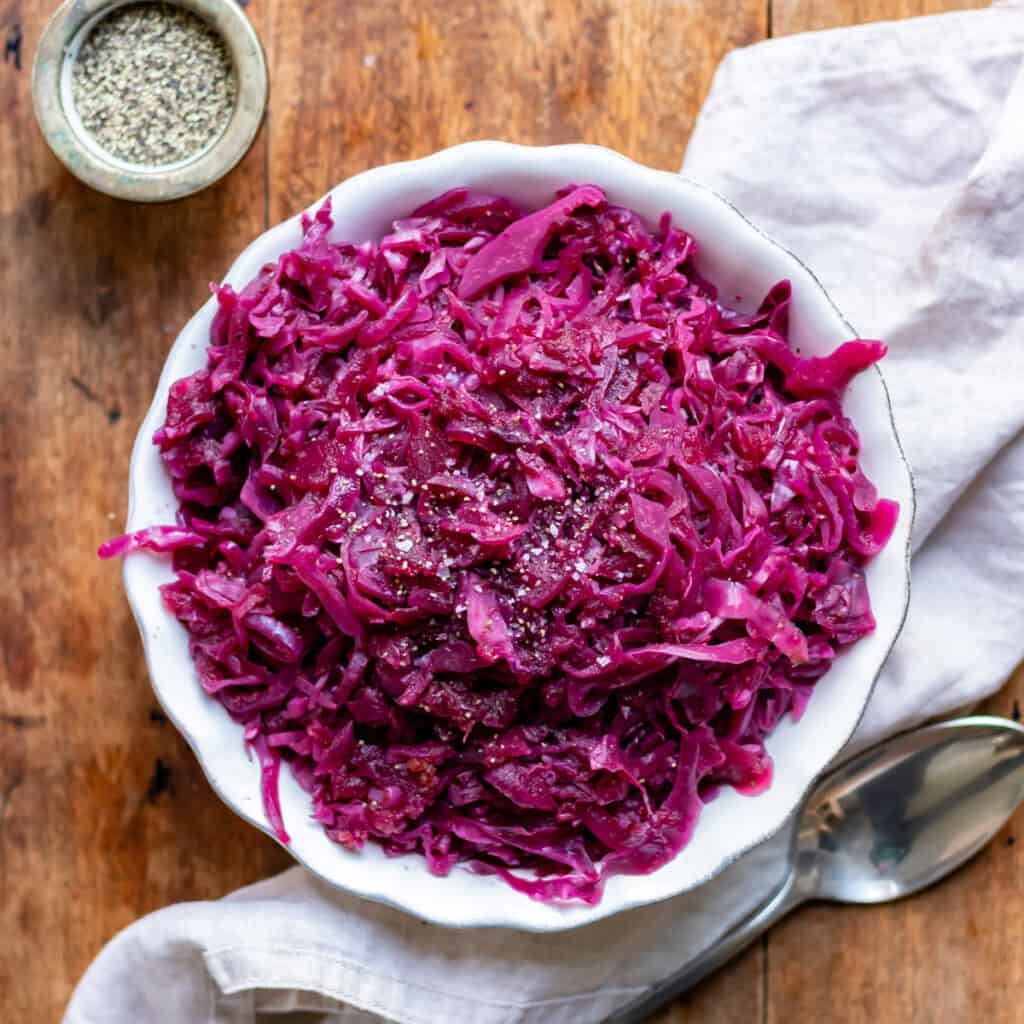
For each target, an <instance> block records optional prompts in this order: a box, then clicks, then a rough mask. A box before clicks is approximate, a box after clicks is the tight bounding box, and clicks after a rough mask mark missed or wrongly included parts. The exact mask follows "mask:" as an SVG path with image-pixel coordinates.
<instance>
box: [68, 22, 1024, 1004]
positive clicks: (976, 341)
mask: <svg viewBox="0 0 1024 1024" xmlns="http://www.w3.org/2000/svg"><path fill="white" fill-rule="evenodd" d="M1022 49H1024V11H1022V10H1021V8H1020V7H1018V6H1017V5H1014V4H1002V5H998V6H997V7H994V8H992V9H989V10H986V11H978V12H970V13H961V14H952V15H941V16H935V17H932V18H927V19H917V20H913V21H906V22H900V23H886V24H879V25H872V26H866V27H860V28H854V29H844V30H838V31H830V32H821V33H813V34H809V35H804V36H797V37H793V38H789V39H781V40H773V41H770V42H767V43H763V44H759V45H757V46H754V47H751V48H749V49H744V50H738V51H736V52H734V53H732V54H730V55H729V56H728V57H727V58H726V59H725V60H724V61H723V63H722V66H721V67H720V69H719V71H718V73H717V75H716V77H715V81H714V85H713V88H712V90H711V94H710V96H709V97H708V100H707V103H706V105H705V108H704V111H703V113H702V114H701V117H700V119H699V122H698V124H697V127H696V130H695V131H694V134H693V137H692V139H691V142H690V147H689V150H688V152H687V155H686V163H685V168H684V169H685V171H686V173H688V174H689V175H691V176H693V177H695V178H698V179H701V180H703V181H705V182H708V183H709V184H711V185H712V186H713V187H715V188H716V189H717V190H719V191H720V192H721V193H723V194H724V195H725V196H726V197H728V198H729V199H730V200H732V201H733V202H734V203H735V204H736V205H737V206H738V207H739V208H740V209H741V210H743V211H744V212H745V213H746V214H747V215H748V216H749V217H750V218H751V219H752V220H754V222H755V223H757V224H758V225H759V226H761V227H762V228H763V229H764V230H765V231H767V232H768V234H770V235H772V236H773V237H775V238H776V239H778V240H779V241H781V242H782V243H783V244H784V245H786V246H788V247H789V248H790V249H792V250H793V251H794V252H795V253H796V254H797V255H798V256H800V257H801V258H802V259H804V260H805V261H806V262H807V263H808V264H809V265H810V266H811V267H813V268H814V270H815V271H816V273H817V274H818V275H819V276H820V278H821V279H822V281H823V283H824V285H825V287H826V288H827V289H828V290H829V292H830V293H831V295H832V296H833V298H834V299H835V300H836V302H837V304H838V306H839V308H840V309H842V310H843V311H844V312H845V313H846V314H847V316H848V317H849V318H850V320H851V322H852V323H853V324H854V325H855V326H856V327H857V329H858V331H860V332H861V333H862V334H863V335H864V336H866V337H881V338H884V339H885V340H886V341H888V343H889V345H890V347H891V352H890V355H889V357H888V358H887V360H886V361H885V364H884V370H885V374H886V377H887V379H888V382H889V387H890V389H891V391H892V394H893V399H894V403H895V408H896V414H897V419H898V423H899V427H900V431H901V435H902V438H903V443H904V445H905V448H906V450H907V453H908V456H909V458H910V461H911V464H912V466H913V468H914V471H915V475H916V482H917V488H918V502H919V504H918V519H917V525H916V528H915V536H914V549H915V554H914V560H913V572H914V593H913V597H912V601H911V611H910V616H909V619H908V623H907V627H906V630H905V631H904V634H903V636H902V638H901V639H900V641H899V643H898V645H897V648H896V650H895V651H894V653H893V655H892V657H891V658H890V660H889V663H888V666H887V668H886V670H885V673H884V675H883V678H882V680H881V682H880V684H879V686H878V687H877V690H876V692H875V696H874V698H873V700H872V703H871V705H870V709H869V712H868V714H867V716H866V718H865V720H864V722H863V724H862V726H861V728H860V730H859V731H858V734H857V736H856V738H855V740H854V742H855V743H856V744H857V745H863V744H865V743H867V742H869V741H871V740H874V739H876V738H878V737H879V736H880V735H881V734H883V733H885V732H888V731H893V730H895V729H896V728H900V727H904V726H908V725H912V724H915V723H917V722H919V721H922V720H924V719H926V718H929V717H932V716H935V715H939V714H943V713H946V712H948V711H951V710H953V709H955V708H957V707H960V706H962V705H964V704H967V703H969V702H972V701H975V700H977V699H979V698H981V697H983V696H985V695H986V694H988V693H990V692H992V691H993V690H995V689H996V688H997V687H998V686H999V685H1000V684H1001V683H1002V682H1003V680H1004V679H1005V678H1006V677H1007V675H1008V674H1009V673H1010V671H1011V670H1012V669H1013V667H1014V665H1015V663H1016V662H1017V661H1018V660H1019V658H1020V657H1021V655H1022V653H1024V544H1022V538H1024V431H1022V428H1024V396H1022V381H1024V273H1022V271H1021V266H1022V262H1021V256H1022V252H1024V241H1022V239H1024V131H1022V130H1021V125H1022V124H1024V73H1022V72H1021V53H1022ZM781 853H782V850H781V844H780V841H779V840H778V839H776V840H774V841H772V842H769V843H767V844H764V845H763V846H762V847H760V848H759V849H757V850H755V851H754V852H753V853H751V854H749V855H748V856H747V857H745V858H743V859H742V860H741V861H739V862H738V863H737V864H735V865H734V866H733V867H732V868H730V869H729V870H728V871H726V872H725V873H724V874H722V875H720V876H719V877H718V878H717V879H716V880H714V881H713V882H711V883H709V884H708V885H706V886H704V887H702V888H701V889H700V890H699V891H697V892H694V893H691V894H687V895H684V896H681V897H678V898H676V899H675V900H671V901H668V902H666V903H663V904H660V905H657V906H653V907H647V908H644V909H641V910H636V911H631V912H628V913H625V914H622V915H619V916H617V917H615V918H614V919H612V920H609V921H604V922H600V923H598V924H595V925H592V926H588V927H586V928H584V929H581V930H577V931H573V932H571V933H567V934H562V935H557V934H556V935H524V934H517V933H514V932H510V931H504V930H499V929H472V930H462V931H452V930H445V929H443V928H438V927H435V926H432V925H428V924H425V923H424V922H422V921H418V920H416V919H414V918H411V917H407V916H404V915H403V914H401V913H398V912H396V911H394V910H390V909H388V908H386V907H382V906H377V905H374V904H371V903H365V902H361V901H360V900H358V899H355V898H353V897H349V896H346V895H344V894H341V893H338V892H335V891H333V890H331V889H329V888H328V887H326V886H324V885H322V884H321V883H319V882H318V881H317V880H316V879H314V878H313V877H312V876H310V875H309V874H307V873H306V872H304V871H302V870H301V869H299V868H293V869H291V870H289V871H286V872H285V873H284V874H283V875H280V876H278V877H277V878H273V879H270V880H269V881H266V882H262V883H260V884H258V885H254V886H250V887H249V888H247V889H243V890H242V891H240V892H237V893H235V894H233V895H232V896H229V897H227V898H226V899H224V900H219V901H215V902H204V903H187V904H183V905H179V906H175V907H170V908H168V909H166V910H162V911H158V912H157V913H154V914H150V915H149V916H148V917H146V918H143V919H142V920H141V921H139V922H137V923H136V924H134V925H132V926H131V927H130V928H127V929H126V930H125V931H123V932H121V934H120V935H118V936H117V937H116V938H114V939H113V940H112V941H111V943H110V944H109V945H108V946H107V947H106V949H104V950H103V952H102V953H101V954H100V955H99V957H98V958H97V960H96V961H95V963H94V964H93V965H92V967H90V969H89V971H88V972H87V973H86V975H85V977H84V978H83V979H82V981H81V983H80V985H79V987H78V989H77V991H76V992H75V995H74V997H73V999H72V1001H71V1004H70V1006H69V1008H68V1011H67V1016H66V1018H65V1021H66V1024H114V1022H117V1024H122V1022H124V1021H129V1020H130V1021H133V1022H139V1024H165V1022H166V1024H171V1022H181V1021H188V1022H197V1024H198V1022H204V1024H243V1022H244V1024H255V1022H262V1024H356V1022H358V1024H366V1022H369V1021H377V1020H380V1019H385V1020H393V1021H398V1022H401V1024H438V1022H447V1021H450V1020H458V1021H459V1022H460V1024H588V1022H596V1021H599V1020H600V1019H601V1018H602V1017H603V1016H604V1015H605V1014H607V1013H608V1012H610V1011H611V1010H612V1009H614V1008H615V1007H617V1006H619V1005H621V1004H623V1003H625V1002H627V1001H629V1000H630V999H632V998H633V997H635V996H637V995H639V994H640V993H641V992H642V991H643V990H644V989H645V988H646V987H647V986H648V985H650V984H652V983H654V982H655V981H657V980H658V979H659V978H661V977H664V976H665V975H667V974H668V973H670V972H671V971H673V970H674V969H676V968H678V967H679V966H680V965H681V964H682V963H683V962H684V961H685V960H686V959H687V958H689V957H692V956H694V955H696V954H697V953H698V952H700V950H701V949H703V948H704V947H705V946H706V944H707V943H709V942H711V941H713V940H714V939H715V938H716V937H717V936H718V935H719V934H721V932H722V931H723V930H724V929H725V928H727V927H728V926H729V925H730V924H732V923H733V922H735V921H736V920H738V918H739V917H740V916H741V915H742V914H743V913H745V912H747V911H748V910H749V909H750V908H751V907H752V906H753V905H754V904H755V903H756V902H758V901H759V900H760V899H762V898H763V897H764V896H765V895H766V894H767V893H768V892H769V891H770V890H771V889H772V888H773V887H774V885H775V884H776V883H777V881H778V880H779V878H780V876H781V871H782V860H781Z"/></svg>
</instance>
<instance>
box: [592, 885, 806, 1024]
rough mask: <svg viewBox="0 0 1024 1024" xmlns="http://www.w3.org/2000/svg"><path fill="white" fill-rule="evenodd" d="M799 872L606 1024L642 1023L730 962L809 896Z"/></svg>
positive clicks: (606, 1020)
mask: <svg viewBox="0 0 1024 1024" xmlns="http://www.w3.org/2000/svg"><path fill="white" fill-rule="evenodd" d="M796 879H797V874H796V872H795V871H791V872H790V873H789V875H787V876H786V879H785V881H784V882H783V883H782V885H781V886H780V887H779V888H778V889H777V890H776V891H775V893H774V894H773V895H772V896H771V898H770V899H769V900H768V901H767V902H766V903H763V904H762V905H761V906H760V907H758V908H757V909H756V910H754V911H752V912H751V913H750V914H749V915H748V916H747V917H745V918H744V919H743V920H742V921H740V923H739V924H737V925H736V926H735V927H734V928H732V929H730V930H729V931H727V932H726V933H725V934H724V935H723V936H722V937H721V938H720V939H719V940H718V941H717V942H715V943H713V944H712V945H711V946H709V947H708V948H707V949H706V950H704V952H703V953H701V955H700V956H698V957H697V958H696V959H695V960H691V961H690V962H689V963H687V965H686V966H685V967H684V968H683V969H682V970H681V971H677V972H676V973H675V974H672V975H669V977H667V978H666V979H665V980H664V981H661V982H659V983H658V984H657V985H655V986H654V987H653V988H652V989H651V990H650V991H649V992H647V993H646V994H644V995H642V996H640V997H639V998H638V999H635V1000H634V1001H633V1002H632V1003H628V1004H627V1005H626V1006H623V1007H622V1008H621V1009H619V1010H616V1011H615V1012H614V1013H612V1014H611V1015H610V1016H608V1017H606V1018H605V1019H604V1022H603V1024H642V1022H643V1021H646V1020H647V1018H648V1017H649V1016H650V1015H651V1014H652V1013H654V1012H655V1011H656V1010H660V1009H661V1008H662V1007H663V1006H664V1005H665V1004H666V1003H668V1002H671V1001H672V1000H673V999H675V998H676V997H677V996H681V995H682V994H683V993H684V992H686V991H687V990H688V989H690V988H692V987H693V986H694V985H696V984H697V982H698V981H702V980H703V979H704V978H706V977H707V976H708V975H709V974H712V973H713V972H714V971H716V970H718V968H719V967H721V966H722V965H723V964H725V963H728V962H729V961H730V960H731V959H732V958H733V957H734V956H736V954H737V953H739V952H741V951H742V950H744V949H746V948H747V946H749V945H750V943H751V942H753V941H754V939H756V938H757V937H758V936H759V935H760V934H761V933H762V932H765V931H767V930H768V929H769V928H770V927H771V926H772V925H773V924H775V922H776V921H778V920H779V919H780V918H783V917H785V916H786V914H788V913H789V912H790V911H791V910H792V909H793V908H794V907H797V906H799V905H800V904H801V903H803V901H804V900H805V899H806V896H805V895H804V894H803V893H802V892H801V891H800V887H799V886H798V885H797V884H796Z"/></svg>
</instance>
